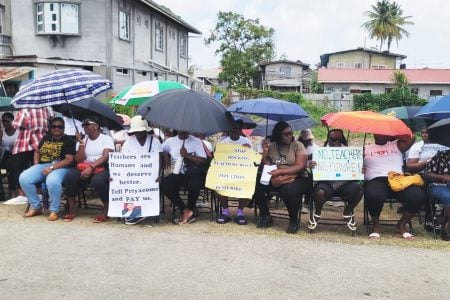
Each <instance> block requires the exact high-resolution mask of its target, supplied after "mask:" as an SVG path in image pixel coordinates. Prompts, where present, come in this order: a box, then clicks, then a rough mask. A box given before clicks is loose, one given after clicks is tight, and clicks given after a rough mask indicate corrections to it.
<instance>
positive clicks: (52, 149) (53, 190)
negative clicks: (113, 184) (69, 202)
mask: <svg viewBox="0 0 450 300" xmlns="http://www.w3.org/2000/svg"><path fill="white" fill-rule="evenodd" d="M50 128H51V129H50V134H49V135H46V136H44V138H43V139H42V140H41V142H40V143H39V146H38V149H36V151H35V152H34V165H33V166H32V167H31V168H28V169H26V170H25V171H23V172H22V174H20V177H19V182H20V186H21V187H22V189H23V191H24V192H25V195H26V196H27V198H28V201H29V202H30V209H29V210H28V212H27V213H26V214H25V216H24V217H26V218H29V217H34V216H37V215H40V214H41V213H42V206H41V203H40V200H39V197H38V195H37V191H36V184H38V183H42V182H45V183H46V186H47V190H48V193H49V200H50V215H49V216H48V220H49V221H56V220H58V212H59V206H60V203H61V194H62V181H63V179H64V176H65V175H66V174H67V172H68V171H69V169H68V168H69V167H71V166H72V164H73V162H74V155H75V141H74V140H73V139H72V138H70V137H68V136H67V135H65V134H64V120H63V119H62V118H59V117H56V118H54V119H53V120H52V122H51V126H50Z"/></svg>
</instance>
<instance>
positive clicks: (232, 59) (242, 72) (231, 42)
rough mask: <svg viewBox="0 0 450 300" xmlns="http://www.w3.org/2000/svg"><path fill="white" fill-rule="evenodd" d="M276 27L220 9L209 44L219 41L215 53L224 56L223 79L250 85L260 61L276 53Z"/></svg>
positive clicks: (233, 85)
mask: <svg viewBox="0 0 450 300" xmlns="http://www.w3.org/2000/svg"><path fill="white" fill-rule="evenodd" d="M273 34H274V30H273V29H272V28H266V27H265V26H263V25H260V23H259V19H254V20H253V19H245V18H244V16H243V15H240V14H237V13H233V12H219V13H218V21H217V24H216V27H215V28H214V30H212V31H211V34H210V36H209V37H208V38H207V39H205V44H206V45H211V44H212V43H216V42H217V43H219V46H218V48H217V50H216V51H215V53H216V55H217V54H219V55H221V56H222V57H221V60H220V64H221V66H222V72H221V73H220V74H219V78H220V79H221V80H224V81H227V82H228V83H229V84H230V86H232V87H251V86H252V83H253V80H254V79H255V78H258V75H259V70H258V62H261V61H264V60H270V59H272V58H273V57H274V56H275V51H274V49H275V45H274V42H273Z"/></svg>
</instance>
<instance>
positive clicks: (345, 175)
mask: <svg viewBox="0 0 450 300" xmlns="http://www.w3.org/2000/svg"><path fill="white" fill-rule="evenodd" d="M312 160H313V161H315V162H316V163H317V166H316V167H315V168H313V169H312V171H313V178H314V181H319V180H364V174H363V173H362V166H363V147H314V151H313V156H312Z"/></svg>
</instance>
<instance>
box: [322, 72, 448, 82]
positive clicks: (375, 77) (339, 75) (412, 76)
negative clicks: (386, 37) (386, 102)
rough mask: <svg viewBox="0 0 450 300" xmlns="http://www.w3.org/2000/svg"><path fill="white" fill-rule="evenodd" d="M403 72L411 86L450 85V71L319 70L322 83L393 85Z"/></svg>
mask: <svg viewBox="0 0 450 300" xmlns="http://www.w3.org/2000/svg"><path fill="white" fill-rule="evenodd" d="M395 71H401V72H403V73H404V74H405V75H406V77H407V78H408V81H409V82H410V83H411V84H450V69H395V70H394V69H381V70H377V69H325V68H322V69H319V70H318V80H319V82H321V83H392V81H393V77H394V72H395Z"/></svg>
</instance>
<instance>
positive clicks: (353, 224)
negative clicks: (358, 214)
mask: <svg viewBox="0 0 450 300" xmlns="http://www.w3.org/2000/svg"><path fill="white" fill-rule="evenodd" d="M342 217H343V218H344V220H346V221H347V224H345V225H346V226H347V228H348V229H350V230H351V231H356V221H355V216H354V215H353V214H352V215H348V216H346V215H342Z"/></svg>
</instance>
